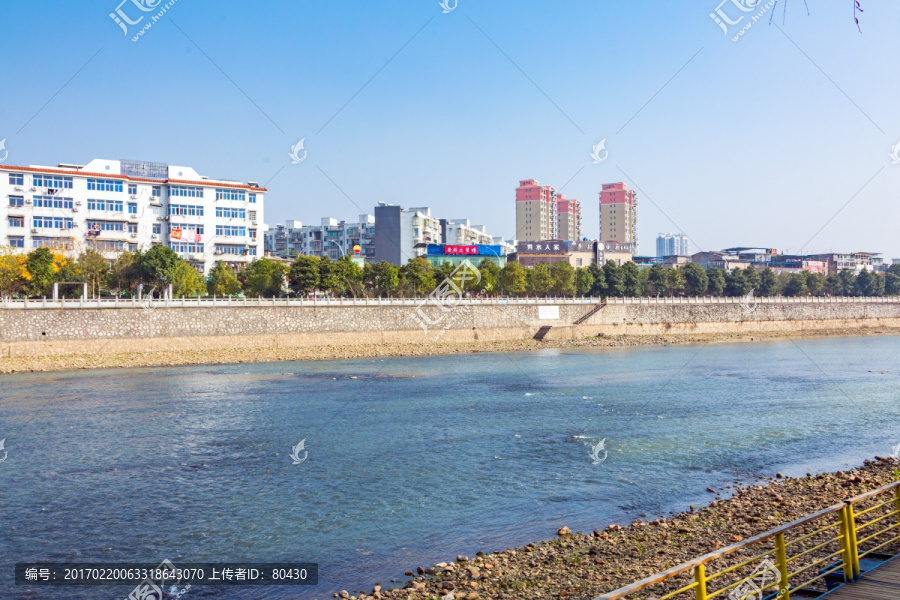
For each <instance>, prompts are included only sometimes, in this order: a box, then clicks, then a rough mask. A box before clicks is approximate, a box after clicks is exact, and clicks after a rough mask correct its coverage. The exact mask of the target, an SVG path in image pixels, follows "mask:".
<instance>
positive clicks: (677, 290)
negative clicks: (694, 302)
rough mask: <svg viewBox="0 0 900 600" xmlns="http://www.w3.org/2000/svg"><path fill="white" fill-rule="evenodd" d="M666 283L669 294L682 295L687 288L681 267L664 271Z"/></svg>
mask: <svg viewBox="0 0 900 600" xmlns="http://www.w3.org/2000/svg"><path fill="white" fill-rule="evenodd" d="M666 282H667V283H668V288H669V293H670V294H672V295H673V296H680V295H682V294H684V290H685V288H686V287H687V277H685V275H684V269H683V268H681V267H672V268H671V269H666Z"/></svg>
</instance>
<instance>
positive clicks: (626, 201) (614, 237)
mask: <svg viewBox="0 0 900 600" xmlns="http://www.w3.org/2000/svg"><path fill="white" fill-rule="evenodd" d="M637 200H638V197H637V192H635V191H634V190H629V189H628V186H626V185H625V184H624V183H622V182H619V183H604V184H603V190H602V191H601V192H600V241H601V242H619V243H623V244H634V246H635V247H636V246H637V205H638V202H637Z"/></svg>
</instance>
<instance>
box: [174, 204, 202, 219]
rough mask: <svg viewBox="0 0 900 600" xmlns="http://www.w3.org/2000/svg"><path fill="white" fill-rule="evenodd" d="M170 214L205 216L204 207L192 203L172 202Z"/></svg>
mask: <svg viewBox="0 0 900 600" xmlns="http://www.w3.org/2000/svg"><path fill="white" fill-rule="evenodd" d="M169 214H170V215H184V216H190V217H202V216H203V207H202V206H195V205H192V204H170V205H169Z"/></svg>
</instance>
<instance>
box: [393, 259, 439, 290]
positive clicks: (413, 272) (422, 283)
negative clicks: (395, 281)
mask: <svg viewBox="0 0 900 600" xmlns="http://www.w3.org/2000/svg"><path fill="white" fill-rule="evenodd" d="M399 276H400V289H401V290H402V291H403V293H404V295H409V296H427V295H428V294H430V293H431V292H432V291H434V288H435V287H436V286H437V282H436V281H435V280H434V269H433V268H432V267H431V263H430V262H428V259H427V258H422V257H416V258H411V259H410V260H409V262H407V263H406V264H405V265H403V266H402V267H400V271H399Z"/></svg>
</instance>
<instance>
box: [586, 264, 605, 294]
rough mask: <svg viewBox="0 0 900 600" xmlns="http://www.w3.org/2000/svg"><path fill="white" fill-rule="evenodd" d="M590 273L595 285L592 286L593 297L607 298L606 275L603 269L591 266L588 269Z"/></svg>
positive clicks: (596, 265)
mask: <svg viewBox="0 0 900 600" xmlns="http://www.w3.org/2000/svg"><path fill="white" fill-rule="evenodd" d="M588 272H589V273H590V274H591V276H592V277H593V278H594V285H592V286H591V296H597V297H599V298H605V297H606V296H607V293H606V274H605V272H604V271H603V267H601V266H600V265H598V264H593V263H592V264H591V265H590V266H589V267H588Z"/></svg>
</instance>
